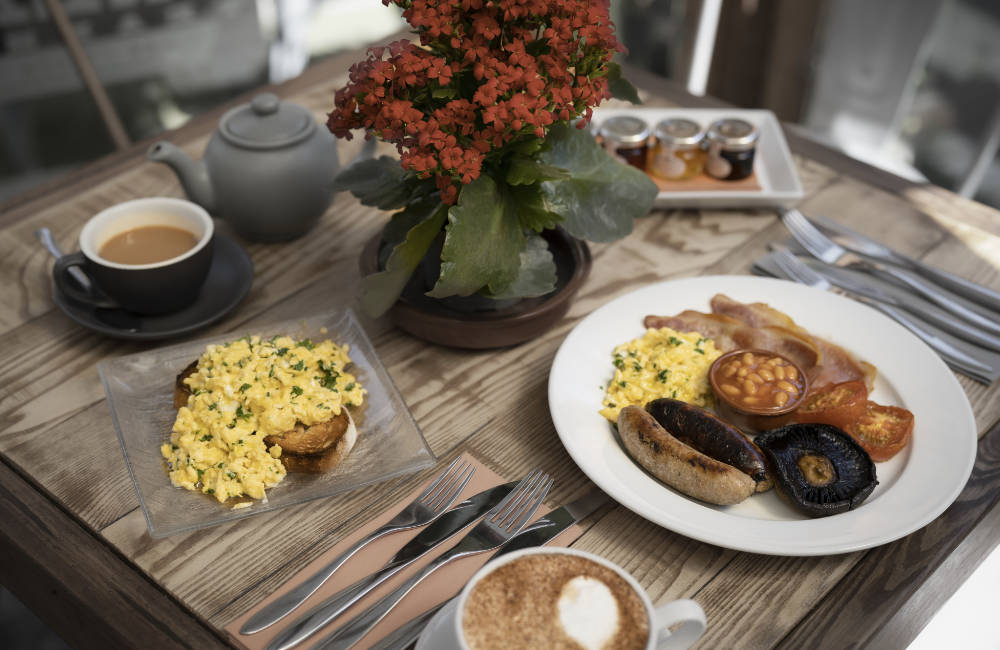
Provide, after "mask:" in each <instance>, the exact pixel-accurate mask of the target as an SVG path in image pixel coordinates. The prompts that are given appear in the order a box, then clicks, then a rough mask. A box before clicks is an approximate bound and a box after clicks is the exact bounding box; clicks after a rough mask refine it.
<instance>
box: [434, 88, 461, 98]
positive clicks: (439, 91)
mask: <svg viewBox="0 0 1000 650" xmlns="http://www.w3.org/2000/svg"><path fill="white" fill-rule="evenodd" d="M457 94H458V91H456V90H455V89H454V88H451V87H450V86H445V87H444V88H435V89H434V90H432V91H431V97H433V98H434V99H451V98H452V97H454V96H455V95H457Z"/></svg>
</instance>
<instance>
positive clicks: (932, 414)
mask: <svg viewBox="0 0 1000 650" xmlns="http://www.w3.org/2000/svg"><path fill="white" fill-rule="evenodd" d="M717 293H723V294H726V295H728V296H729V297H730V298H733V299H735V300H739V301H741V302H764V303H767V304H768V305H770V306H771V307H774V308H775V309H779V310H781V311H783V312H785V313H786V314H788V315H789V316H791V317H792V318H793V319H794V320H795V322H796V323H798V324H799V325H801V326H802V327H804V328H806V329H807V330H809V332H810V333H811V334H813V335H815V336H818V337H821V338H825V339H827V340H829V341H832V342H834V343H837V344H839V345H841V346H842V347H844V348H845V349H847V350H849V351H850V352H852V353H854V354H855V355H856V356H857V358H858V359H861V360H863V361H867V362H869V363H872V364H874V365H875V367H876V368H877V369H878V378H877V379H876V382H875V387H874V390H873V392H872V394H871V399H872V400H874V401H876V402H879V403H880V404H891V405H896V406H903V407H905V408H907V409H909V410H910V411H912V412H913V415H914V416H915V418H916V426H915V427H914V431H913V439H912V441H911V442H910V444H909V445H907V447H906V448H905V449H904V450H903V451H902V452H900V453H899V454H897V455H896V457H895V458H893V459H891V460H889V461H887V462H884V463H878V464H877V466H876V471H877V473H878V480H879V485H878V487H876V488H875V491H874V492H873V493H872V495H871V496H870V497H868V500H867V501H865V502H864V503H863V504H862V505H861V506H860V507H858V508H857V509H855V510H852V511H850V512H846V513H842V514H839V515H833V516H831V517H825V518H821V519H810V518H808V517H806V516H804V515H802V514H800V513H799V512H797V511H796V510H794V509H792V508H791V507H790V506H788V505H787V504H785V503H784V502H782V501H781V500H780V499H779V498H778V496H777V495H776V494H775V493H774V490H770V491H768V492H765V493H763V494H758V495H754V496H752V497H750V498H749V499H747V500H746V501H744V502H743V503H740V504H737V505H735V506H712V505H708V504H705V503H702V502H701V501H698V500H695V499H692V498H690V497H687V496H685V495H683V494H681V493H679V492H676V491H674V490H673V489H671V488H669V487H667V486H666V485H665V484H663V483H661V482H660V481H658V480H656V479H655V478H653V476H652V475H650V474H648V473H647V472H645V471H644V470H643V469H642V468H641V467H639V466H638V465H637V464H636V463H635V462H633V461H632V459H631V458H630V457H629V456H628V454H627V453H626V452H625V450H624V449H623V448H622V447H621V445H620V444H619V442H618V440H617V438H616V435H615V433H614V431H613V429H612V427H611V425H610V424H609V423H608V421H607V420H605V419H604V418H603V417H602V416H601V415H600V414H599V413H598V412H597V410H598V408H600V405H601V399H602V397H603V395H604V388H603V387H604V386H605V385H606V384H607V382H608V379H610V377H611V375H612V373H613V370H614V368H613V366H612V364H611V360H612V359H611V351H612V349H613V348H614V347H615V346H616V345H618V344H620V343H624V342H625V341H628V340H631V339H633V338H637V337H639V336H641V335H642V333H643V332H644V331H645V330H644V328H643V325H642V321H643V318H644V317H645V316H647V315H649V314H661V315H673V314H677V313H679V312H681V311H683V310H685V309H694V310H698V311H703V312H708V311H709V310H710V308H709V300H710V299H711V298H712V296H713V295H715V294H717ZM549 410H550V412H551V414H552V420H553V422H554V423H555V427H556V431H557V432H558V433H559V437H560V439H561V440H562V443H563V445H564V446H565V447H566V450H567V451H568V452H569V454H570V456H572V457H573V460H574V461H575V462H576V464H577V465H579V466H580V469H582V470H583V472H584V473H585V474H586V475H587V476H588V477H590V479H591V480H592V481H594V483H596V484H597V485H598V486H599V487H600V488H601V489H602V490H604V491H605V492H607V493H608V494H609V495H610V496H611V497H613V498H614V499H615V500H616V501H618V502H619V503H621V504H622V505H624V506H625V507H627V508H629V509H630V510H632V511H633V512H635V513H636V514H638V515H640V516H642V517H644V518H646V519H648V520H649V521H652V522H654V523H656V524H659V525H661V526H663V527H665V528H669V529H670V530H673V531H675V532H677V533H680V534H682V535H686V536H688V537H691V538H694V539H697V540H701V541H703V542H708V543H710V544H716V545H718V546H724V547H727V548H732V549H736V550H741V551H749V552H753V553H766V554H771V555H828V554H833V553H847V552H850V551H857V550H860V549H864V548H870V547H873V546H878V545H880V544H885V543H887V542H891V541H893V540H895V539H898V538H900V537H903V536H905V535H908V534H909V533H912V532H913V531H915V530H917V529H919V528H921V527H923V526H925V525H926V524H928V523H929V522H931V521H932V520H933V519H934V518H936V517H937V516H938V515H939V514H941V513H942V512H943V511H944V510H945V508H947V507H948V506H949V505H950V504H951V503H952V501H954V500H955V498H956V497H957V496H958V494H959V493H960V492H961V491H962V488H963V487H964V486H965V483H966V481H967V480H968V478H969V474H970V473H971V472H972V465H973V462H974V461H975V457H976V443H977V437H976V425H975V420H974V418H973V415H972V408H971V407H970V405H969V401H968V399H967V398H966V396H965V392H964V391H963V390H962V388H961V386H960V385H959V383H958V381H957V380H956V379H955V376H954V375H953V374H952V372H951V371H950V370H949V369H948V367H947V366H946V365H945V364H944V362H943V361H941V359H940V358H938V356H937V355H936V354H935V353H934V352H933V351H931V349H930V348H928V347H927V346H926V345H924V343H923V342H921V341H920V340H919V339H917V338H916V337H915V336H914V335H912V334H910V332H909V331H907V330H906V329H904V328H903V327H901V326H900V325H898V324H897V323H896V322H894V321H892V320H889V319H888V318H886V317H885V316H883V315H882V314H880V313H879V312H877V311H875V310H873V309H871V308H869V307H866V306H865V305H862V304H860V303H857V302H855V301H853V300H850V299H848V298H844V297H842V296H839V295H836V294H833V293H828V292H825V291H820V290H818V289H813V288H810V287H806V286H803V285H800V284H795V283H792V282H786V281H784V280H775V279H771V278H761V277H755V276H703V277H696V278H688V279H684V280H673V281H669V282H662V283H660V284H654V285H650V286H648V287H644V288H642V289H638V290H636V291H633V292H632V293H629V294H626V295H624V296H621V297H619V298H617V299H615V300H613V301H611V302H610V303H608V304H606V305H604V306H603V307H601V308H600V309H597V310H596V311H594V312H593V313H592V314H590V315H589V316H587V317H586V318H585V319H583V320H582V321H581V322H580V323H579V324H577V326H576V327H575V328H574V329H573V331H572V332H570V334H569V336H567V337H566V340H565V341H563V344H562V345H561V346H560V348H559V351H558V353H557V354H556V357H555V360H554V361H553V363H552V371H551V373H550V375H549Z"/></svg>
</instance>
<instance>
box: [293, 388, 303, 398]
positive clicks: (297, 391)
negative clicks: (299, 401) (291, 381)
mask: <svg viewBox="0 0 1000 650" xmlns="http://www.w3.org/2000/svg"><path fill="white" fill-rule="evenodd" d="M301 394H302V389H301V388H299V387H298V386H292V395H295V396H296V397H298V396H299V395H301Z"/></svg>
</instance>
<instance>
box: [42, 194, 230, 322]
mask: <svg viewBox="0 0 1000 650" xmlns="http://www.w3.org/2000/svg"><path fill="white" fill-rule="evenodd" d="M214 234H215V226H214V223H213V222H212V218H211V217H210V216H209V214H208V213H207V212H206V211H205V210H204V209H203V208H202V207H201V206H199V205H196V204H194V203H191V202H190V201H185V200H183V199H175V198H167V197H161V198H146V199H136V200H134V201H126V202H124V203H119V204H118V205H115V206H112V207H110V208H107V209H106V210H102V211H101V212H99V213H97V214H96V215H94V216H93V217H91V218H90V220H88V221H87V223H86V224H85V225H84V227H83V230H81V231H80V250H79V251H78V252H76V253H71V254H69V255H64V256H63V257H60V258H59V259H58V260H56V264H55V267H54V269H53V276H54V279H55V283H56V287H57V288H58V290H59V291H61V292H62V293H63V294H64V295H65V296H67V297H69V298H71V299H72V300H75V301H76V302H81V303H84V304H88V305H92V306H94V307H103V308H108V309H125V310H127V311H131V312H136V313H139V314H149V315H154V314H165V313H169V312H173V311H177V310H179V309H182V308H183V307H186V306H188V305H189V304H191V303H192V302H194V301H195V299H197V297H198V292H199V291H200V289H201V286H202V284H204V283H205V279H206V277H207V276H208V270H209V268H210V267H211V265H212V248H213V246H212V237H213V235H214ZM76 267H79V268H80V270H82V271H83V273H84V274H85V275H86V276H87V277H88V278H89V279H90V281H91V284H92V285H93V288H92V289H91V290H89V291H88V290H87V289H86V288H84V287H81V286H80V284H79V283H78V282H77V281H76V280H75V279H74V278H73V277H72V275H71V273H70V271H71V270H72V269H73V268H76Z"/></svg>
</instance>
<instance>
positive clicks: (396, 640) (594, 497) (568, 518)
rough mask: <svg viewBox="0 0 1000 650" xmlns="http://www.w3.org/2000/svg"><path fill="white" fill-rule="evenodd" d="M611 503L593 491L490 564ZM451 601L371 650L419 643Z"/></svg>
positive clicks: (552, 514) (506, 547)
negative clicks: (423, 634)
mask: <svg viewBox="0 0 1000 650" xmlns="http://www.w3.org/2000/svg"><path fill="white" fill-rule="evenodd" d="M610 500H611V499H610V498H609V497H608V495H606V494H605V493H604V492H602V491H600V490H598V489H594V490H591V491H590V492H589V493H588V494H586V495H585V496H583V497H580V498H579V499H577V500H576V501H574V502H572V503H570V504H568V505H565V506H561V507H559V508H556V509H555V510H553V511H552V512H550V513H548V514H547V515H545V516H544V517H542V518H541V519H539V520H538V521H536V522H535V523H533V524H531V525H529V526H527V527H525V529H524V530H522V531H521V532H520V533H518V534H517V535H515V536H514V537H512V538H511V539H510V541H508V542H507V543H506V544H504V545H503V546H501V547H500V550H498V551H497V552H496V553H494V554H493V557H491V558H490V561H493V560H495V559H497V558H498V557H500V556H502V555H505V554H507V553H511V552H513V551H519V550H521V549H524V548H530V547H532V546H542V545H543V544H546V543H547V542H550V541H552V540H553V539H554V538H555V537H557V536H558V535H559V533H561V532H563V531H564V530H566V529H567V528H569V527H570V526H572V525H573V524H575V523H576V522H578V521H580V520H582V519H583V518H585V517H587V516H588V515H589V514H591V513H592V512H595V511H596V510H597V509H598V508H600V507H601V506H602V505H604V504H605V503H608V502H609V501H610ZM449 602H451V600H446V601H444V602H443V603H441V604H440V605H438V606H436V607H432V608H431V609H429V610H427V611H426V612H424V613H423V614H421V615H420V616H417V617H416V618H413V619H411V620H409V621H407V622H406V623H404V624H403V625H401V626H400V627H399V628H397V629H396V630H395V631H394V632H393V633H392V634H390V635H388V636H386V637H385V638H383V639H382V640H381V641H379V642H378V643H376V644H375V645H373V646H372V647H371V649H370V650H393V649H397V648H398V649H402V648H406V647H408V646H409V645H410V644H411V643H413V642H414V641H416V640H417V638H418V637H419V636H420V633H421V632H423V630H424V627H425V626H426V625H427V623H429V622H430V620H431V618H433V616H434V615H435V614H437V613H438V610H440V609H441V608H442V607H444V606H445V605H447V604H448V603H449Z"/></svg>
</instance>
